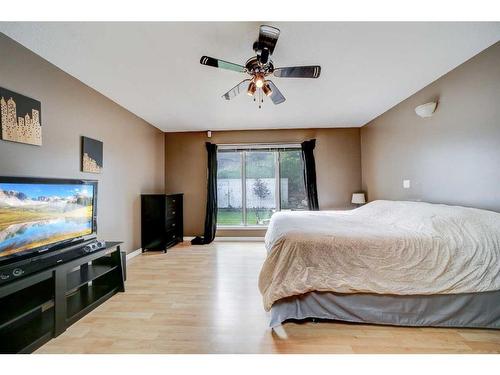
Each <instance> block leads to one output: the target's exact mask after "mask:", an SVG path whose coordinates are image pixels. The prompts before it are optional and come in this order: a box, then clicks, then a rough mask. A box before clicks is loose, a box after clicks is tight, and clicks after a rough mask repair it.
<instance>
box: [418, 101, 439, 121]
mask: <svg viewBox="0 0 500 375" xmlns="http://www.w3.org/2000/svg"><path fill="white" fill-rule="evenodd" d="M436 107H437V102H430V103H425V104H422V105H419V106H418V107H416V108H415V113H416V114H417V115H419V116H420V117H422V118H424V117H431V116H432V115H433V114H434V112H435V111H436Z"/></svg>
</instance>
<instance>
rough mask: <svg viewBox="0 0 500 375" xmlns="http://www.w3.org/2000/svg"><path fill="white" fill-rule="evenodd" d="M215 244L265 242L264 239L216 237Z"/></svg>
mask: <svg viewBox="0 0 500 375" xmlns="http://www.w3.org/2000/svg"><path fill="white" fill-rule="evenodd" d="M214 241H215V242H264V237H215V239H214Z"/></svg>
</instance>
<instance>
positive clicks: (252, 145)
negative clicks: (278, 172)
mask: <svg viewBox="0 0 500 375" xmlns="http://www.w3.org/2000/svg"><path fill="white" fill-rule="evenodd" d="M217 147H219V148H300V147H301V144H300V143H285V142H283V143H217Z"/></svg>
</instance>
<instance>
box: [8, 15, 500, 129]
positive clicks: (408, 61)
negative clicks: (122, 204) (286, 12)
mask: <svg viewBox="0 0 500 375" xmlns="http://www.w3.org/2000/svg"><path fill="white" fill-rule="evenodd" d="M264 23H267V24H271V25H273V26H276V27H278V28H280V29H281V36H280V39H279V41H278V44H277V47H276V50H275V51H274V55H273V61H274V63H275V66H277V67H279V66H293V65H312V64H319V65H321V67H322V71H321V77H320V78H319V79H290V78H288V79H286V78H275V79H274V82H275V83H276V84H277V86H278V87H279V88H280V90H281V91H282V93H283V94H284V95H285V97H286V98H287V101H286V102H285V103H283V104H280V105H277V106H275V105H273V104H272V102H271V101H269V100H267V99H265V102H264V106H263V108H262V109H261V110H259V109H258V108H257V106H256V105H255V103H253V102H252V99H251V98H250V97H248V96H247V95H244V94H242V95H240V96H239V97H237V98H236V99H234V100H231V101H226V100H224V99H222V98H221V95H222V94H223V93H225V92H226V91H228V90H229V89H230V88H232V87H233V86H235V85H236V84H237V83H239V82H240V81H241V80H243V79H244V78H246V77H245V76H244V75H243V74H239V73H235V72H232V71H227V70H220V69H214V68H210V67H206V66H202V65H200V63H199V60H200V57H201V56H202V55H208V56H212V57H216V58H220V59H223V60H227V61H231V62H235V63H239V64H244V63H245V61H246V60H247V59H248V58H250V57H251V56H253V50H252V43H253V42H254V41H255V39H256V38H257V34H258V26H259V25H260V24H261V22H235V23H223V22H212V23H202V22H191V23H176V22H160V23H108V22H105V23H26V22H22V23H9V22H4V23H0V30H1V31H2V32H4V33H5V34H7V35H8V36H10V37H11V38H13V39H15V40H16V41H18V42H19V43H21V44H23V45H24V46H26V47H28V48H29V49H31V50H32V51H34V52H35V53H37V54H39V55H40V56H42V57H43V58H45V59H47V60H48V61H50V62H51V63H53V64H54V65H56V66H58V67H59V68H61V69H62V70H64V71H66V72H67V73H69V74H71V75H72V76H74V77H76V78H78V79H79V80H81V81H82V82H84V83H85V84H87V85H89V86H91V87H92V88H94V89H96V90H97V91H99V92H101V93H102V94H104V95H106V96H107V97H109V98H111V99H112V100H114V101H115V102H117V103H118V104H120V105H122V106H123V107H125V108H127V109H128V110H130V111H131V112H133V113H135V114H136V115H138V116H140V117H142V118H143V119H145V120H146V121H148V122H150V123H151V124H153V125H154V126H156V127H158V128H159V129H162V130H164V131H191V130H207V129H211V130H227V129H258V128H266V129H271V128H310V127H358V126H362V125H364V124H365V123H367V122H368V121H370V120H372V119H373V118H375V117H377V116H378V115H380V114H381V113H383V112H385V111H386V110H388V109H389V108H391V107H392V106H394V105H395V104H397V103H399V102H400V101H402V100H403V99H405V98H407V97H408V96H410V95H412V94H413V93H415V92H417V91H418V90H420V89H422V88H423V87H424V86H426V85H428V84H429V83H431V82H432V81H434V80H436V79H437V78H438V77H440V76H442V75H443V74H445V73H447V72H448V71H450V70H451V69H453V68H455V67H456V66H458V65H460V64H461V63H463V62H464V61H466V60H468V59H469V58H471V57H472V56H474V55H476V54H477V53H479V52H480V51H482V50H483V49H485V48H487V47H488V46H490V45H492V44H494V43H495V42H497V41H498V40H500V23H480V22H477V23H474V22H463V23H427V22H422V23H385V22H381V23H369V22H359V23H342V22H307V23H296V22H264Z"/></svg>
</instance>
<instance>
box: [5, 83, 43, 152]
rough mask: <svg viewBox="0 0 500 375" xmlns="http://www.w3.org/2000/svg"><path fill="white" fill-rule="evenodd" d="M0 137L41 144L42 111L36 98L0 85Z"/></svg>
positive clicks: (13, 140)
mask: <svg viewBox="0 0 500 375" xmlns="http://www.w3.org/2000/svg"><path fill="white" fill-rule="evenodd" d="M0 113H1V117H0V118H1V119H0V125H1V126H0V139H2V140H4V141H12V142H19V143H27V144H30V145H36V146H41V145H42V113H41V103H40V102H39V101H38V100H35V99H31V98H28V97H27V96H24V95H21V94H18V93H15V92H13V91H10V90H7V89H4V88H2V87H0Z"/></svg>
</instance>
